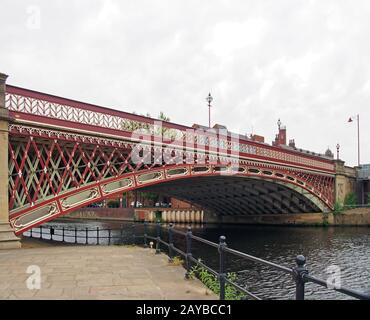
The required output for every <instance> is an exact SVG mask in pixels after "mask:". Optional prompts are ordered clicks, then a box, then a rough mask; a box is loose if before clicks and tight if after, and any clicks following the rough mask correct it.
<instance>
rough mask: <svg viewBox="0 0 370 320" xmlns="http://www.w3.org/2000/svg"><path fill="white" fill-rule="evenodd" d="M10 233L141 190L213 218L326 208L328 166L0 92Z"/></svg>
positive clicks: (241, 142)
mask: <svg viewBox="0 0 370 320" xmlns="http://www.w3.org/2000/svg"><path fill="white" fill-rule="evenodd" d="M5 98H6V99H5V107H6V108H7V109H8V111H9V144H8V151H9V187H8V189H9V217H10V222H11V225H12V226H13V227H14V230H15V232H16V234H21V233H23V232H25V231H26V230H28V229H30V228H32V227H36V226H38V225H40V224H42V223H45V222H46V221H49V220H52V219H54V218H56V217H58V216H60V215H63V214H66V213H69V212H72V211H74V210H76V209H78V208H81V207H84V206H87V205H88V204H90V203H94V202H99V201H102V200H104V199H106V198H112V197H113V196H115V195H122V194H123V193H125V192H128V191H131V190H135V189H143V190H146V191H148V190H150V191H152V192H160V193H164V194H167V195H169V196H174V197H176V198H179V199H182V200H186V201H190V202H192V203H195V204H198V205H199V206H201V207H203V208H206V209H209V210H211V211H213V212H215V213H217V214H218V215H247V214H252V215H255V214H282V213H304V212H321V211H328V210H330V209H332V208H333V204H334V184H335V168H334V161H333V159H329V158H326V157H324V156H320V155H317V154H313V153H306V152H299V151H295V150H292V149H289V148H284V147H275V146H271V145H268V144H264V143H258V142H254V141H251V140H250V139H248V138H246V137H244V136H236V135H234V134H231V133H229V132H223V131H222V130H194V128H191V127H186V126H182V125H178V124H174V123H169V122H162V123H161V124H158V121H157V120H154V119H152V118H148V117H142V116H139V115H135V114H130V113H126V112H121V111H117V110H113V109H108V108H104V107H99V106H96V105H92V104H88V103H82V102H78V101H74V100H70V99H65V98H60V97H56V96H53V95H49V94H44V93H40V92H35V91H31V90H27V89H23V88H18V87H14V86H10V85H7V86H6V97H5Z"/></svg>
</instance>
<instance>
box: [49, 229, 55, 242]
mask: <svg viewBox="0 0 370 320" xmlns="http://www.w3.org/2000/svg"><path fill="white" fill-rule="evenodd" d="M53 235H54V228H53V227H50V240H53Z"/></svg>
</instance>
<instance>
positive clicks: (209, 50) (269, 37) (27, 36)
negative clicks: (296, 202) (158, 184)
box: [0, 0, 370, 165]
mask: <svg viewBox="0 0 370 320" xmlns="http://www.w3.org/2000/svg"><path fill="white" fill-rule="evenodd" d="M30 5H36V6H39V8H40V10H41V11H40V12H41V28H40V29H39V30H32V29H29V28H27V25H26V24H27V19H28V16H27V8H28V6H30ZM2 8H3V9H4V10H1V12H0V28H1V29H0V30H1V33H0V41H1V43H2V45H1V51H0V70H1V71H2V72H6V73H8V74H9V75H10V78H9V83H12V84H15V85H19V86H24V87H28V88H32V89H36V90H40V91H46V92H50V93H54V94H58V95H62V96H66V97H70V98H75V99H78V100H83V101H87V102H91V103H97V104H101V105H105V106H111V107H114V108H118V109H122V110H125V111H133V110H135V111H136V112H138V113H147V112H149V113H150V114H152V115H153V116H156V115H157V114H158V113H159V112H160V111H164V112H165V113H166V114H168V115H169V116H170V117H171V119H172V120H173V121H174V122H178V123H183V124H187V125H191V124H193V123H194V122H197V123H203V124H206V123H207V122H208V120H207V116H208V112H207V108H206V103H205V97H206V95H207V94H208V92H209V91H210V90H211V91H212V93H213V95H214V98H215V100H214V107H213V111H212V116H213V122H217V123H221V124H225V125H227V127H228V128H229V129H231V130H233V131H239V132H240V133H246V132H251V130H252V126H253V128H254V131H255V132H257V133H259V134H262V135H265V136H266V139H267V141H271V140H272V139H273V137H274V134H275V131H276V121H277V119H278V118H279V117H280V118H281V119H282V121H283V122H284V123H285V124H286V125H287V127H288V136H289V137H290V138H295V139H296V142H297V144H298V146H300V147H302V148H306V149H311V150H314V151H317V152H323V151H324V150H325V149H326V148H327V147H328V146H330V147H331V149H333V150H334V149H335V145H336V143H337V142H339V143H340V144H341V145H342V158H343V159H344V160H346V161H347V163H349V164H352V165H354V164H356V162H357V159H356V128H355V125H354V124H347V123H346V121H347V119H348V117H349V116H351V115H354V114H356V113H360V114H361V119H362V135H361V137H362V150H363V151H362V160H363V162H367V163H370V151H369V148H368V147H367V146H369V145H370V134H369V133H370V132H369V125H368V122H369V119H370V111H369V107H368V101H370V99H369V98H370V79H369V71H370V67H369V57H370V42H369V41H368V38H369V30H370V21H369V19H368V17H369V13H370V5H369V4H368V2H367V1H360V0H358V1H355V2H350V1H337V0H324V1H302V0H298V1H297V0H278V1H277V0H269V1H268V0H266V1H245V0H243V1H242V0H234V1H221V0H219V1H194V0H190V1H179V0H172V1H169V0H166V1H164V0H158V1H149V0H147V1H143V0H142V1H128V0H126V1H118V0H117V1H114V0H111V1H108V0H106V1H103V0H101V1H99V0H83V1H81V0H80V1H68V2H66V1H46V0H33V1H11V0H5V1H4V0H3V1H2Z"/></svg>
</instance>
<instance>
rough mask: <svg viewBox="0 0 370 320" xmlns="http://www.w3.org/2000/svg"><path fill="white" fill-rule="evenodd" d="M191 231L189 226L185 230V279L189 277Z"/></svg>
mask: <svg viewBox="0 0 370 320" xmlns="http://www.w3.org/2000/svg"><path fill="white" fill-rule="evenodd" d="M192 235H193V233H192V232H191V227H190V226H189V227H188V231H187V232H186V273H185V279H189V278H190V268H191V261H190V259H191V257H192V254H191V236H192Z"/></svg>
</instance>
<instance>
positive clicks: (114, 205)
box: [107, 200, 120, 208]
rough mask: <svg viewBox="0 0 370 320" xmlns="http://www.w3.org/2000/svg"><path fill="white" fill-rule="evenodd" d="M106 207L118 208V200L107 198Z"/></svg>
mask: <svg viewBox="0 0 370 320" xmlns="http://www.w3.org/2000/svg"><path fill="white" fill-rule="evenodd" d="M107 207H108V208H119V207H120V202H119V200H109V201H108V203H107Z"/></svg>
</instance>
